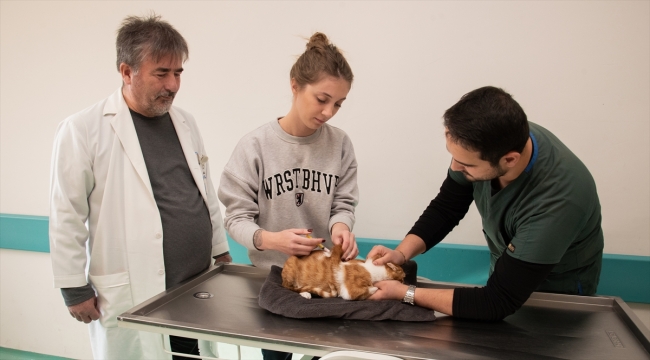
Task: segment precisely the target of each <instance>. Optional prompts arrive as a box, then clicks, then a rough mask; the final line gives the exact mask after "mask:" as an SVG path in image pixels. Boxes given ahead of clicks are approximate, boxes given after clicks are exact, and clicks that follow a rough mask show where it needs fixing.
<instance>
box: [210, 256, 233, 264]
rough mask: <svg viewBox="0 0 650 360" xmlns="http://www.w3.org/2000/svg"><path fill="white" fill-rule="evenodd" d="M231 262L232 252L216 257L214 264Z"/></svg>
mask: <svg viewBox="0 0 650 360" xmlns="http://www.w3.org/2000/svg"><path fill="white" fill-rule="evenodd" d="M222 262H223V263H231V262H232V256H230V254H225V255H221V256H219V257H217V258H215V259H214V264H215V265H217V264H218V263H222Z"/></svg>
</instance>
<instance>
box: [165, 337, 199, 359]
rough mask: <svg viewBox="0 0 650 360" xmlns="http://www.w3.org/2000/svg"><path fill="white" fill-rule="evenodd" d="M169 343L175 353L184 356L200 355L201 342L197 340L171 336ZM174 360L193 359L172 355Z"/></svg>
mask: <svg viewBox="0 0 650 360" xmlns="http://www.w3.org/2000/svg"><path fill="white" fill-rule="evenodd" d="M169 343H170V345H171V347H172V351H173V352H179V353H183V354H190V355H199V342H198V340H196V339H189V338H184V337H180V336H173V335H169ZM172 358H173V359H174V360H183V359H191V358H187V357H184V356H176V355H172Z"/></svg>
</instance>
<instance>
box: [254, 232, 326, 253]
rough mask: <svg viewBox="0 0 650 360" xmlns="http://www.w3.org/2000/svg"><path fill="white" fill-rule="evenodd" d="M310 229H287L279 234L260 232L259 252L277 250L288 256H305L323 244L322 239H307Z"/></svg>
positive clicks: (323, 240)
mask: <svg viewBox="0 0 650 360" xmlns="http://www.w3.org/2000/svg"><path fill="white" fill-rule="evenodd" d="M311 231H312V230H311V229H287V230H282V231H279V232H270V231H266V230H264V231H262V234H261V237H262V244H261V245H260V246H258V249H260V250H277V251H280V252H283V253H285V254H288V255H307V254H309V253H310V252H311V251H312V250H314V248H315V247H316V246H318V245H319V244H322V243H324V242H325V239H322V238H307V237H305V236H306V235H309V234H311Z"/></svg>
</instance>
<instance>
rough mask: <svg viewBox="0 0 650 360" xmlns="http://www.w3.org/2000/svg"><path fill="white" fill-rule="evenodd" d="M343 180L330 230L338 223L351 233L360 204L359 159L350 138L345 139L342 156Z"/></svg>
mask: <svg viewBox="0 0 650 360" xmlns="http://www.w3.org/2000/svg"><path fill="white" fill-rule="evenodd" d="M341 174H342V175H341V178H340V179H339V183H338V186H337V187H336V193H335V194H334V199H333V201H332V210H331V216H330V221H329V225H328V226H329V229H330V232H331V231H332V226H334V224H336V223H339V222H340V223H343V224H346V225H347V226H348V228H349V229H350V231H352V228H353V227H354V222H355V217H354V209H355V207H356V206H357V204H358V203H359V187H358V186H357V159H356V156H355V154H354V147H353V146H352V141H351V140H350V138H349V137H348V136H345V137H344V139H343V146H342V154H341Z"/></svg>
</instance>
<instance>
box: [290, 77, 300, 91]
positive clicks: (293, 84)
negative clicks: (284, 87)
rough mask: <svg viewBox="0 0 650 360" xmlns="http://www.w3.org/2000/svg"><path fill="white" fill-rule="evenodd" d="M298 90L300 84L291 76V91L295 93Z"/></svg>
mask: <svg viewBox="0 0 650 360" xmlns="http://www.w3.org/2000/svg"><path fill="white" fill-rule="evenodd" d="M298 91H300V85H298V82H297V81H296V79H295V78H291V92H292V93H293V94H294V95H296V94H297V93H298Z"/></svg>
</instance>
